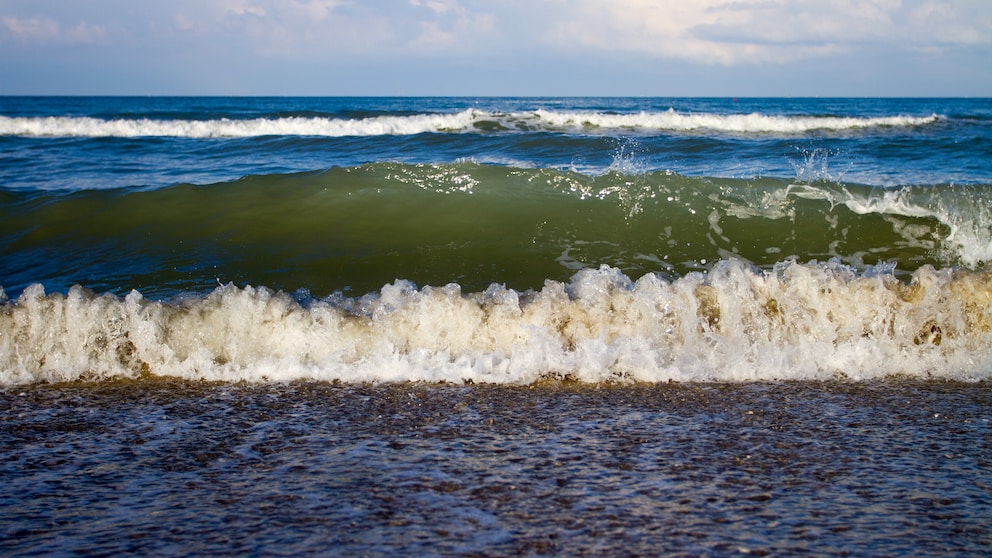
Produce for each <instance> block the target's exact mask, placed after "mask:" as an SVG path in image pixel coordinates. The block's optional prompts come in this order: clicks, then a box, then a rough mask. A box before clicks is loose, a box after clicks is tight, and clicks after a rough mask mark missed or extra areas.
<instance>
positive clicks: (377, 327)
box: [0, 260, 992, 385]
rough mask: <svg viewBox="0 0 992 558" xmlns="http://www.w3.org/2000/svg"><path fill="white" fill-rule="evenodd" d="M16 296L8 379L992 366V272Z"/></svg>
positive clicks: (616, 374) (4, 371) (869, 371)
mask: <svg viewBox="0 0 992 558" xmlns="http://www.w3.org/2000/svg"><path fill="white" fill-rule="evenodd" d="M2 292H3V291H2V290H0V385H16V384H31V383H38V382H60V381H77V380H105V379H110V378H120V377H138V376H141V375H148V374H150V375H157V376H176V377H182V378H187V379H194V380H219V381H252V382H267V381H290V380H297V379H314V380H323V381H343V382H357V383H360V382H394V381H425V382H453V383H458V384H461V383H463V382H474V383H495V384H508V383H512V384H527V383H532V382H536V381H541V380H544V379H571V380H577V381H581V382H591V383H596V382H630V381H637V382H664V381H671V380H675V381H706V382H711V381H719V382H742V381H767V380H827V379H838V378H841V379H850V380H864V379H872V378H882V377H887V376H894V375H898V376H906V377H914V378H930V377H942V378H948V379H956V380H987V379H990V378H992V369H990V368H989V362H990V361H992V333H990V331H992V310H990V309H992V276H990V275H989V274H987V273H975V272H952V271H950V270H934V269H933V268H931V267H924V268H921V269H920V270H918V271H917V272H916V273H914V275H913V279H912V281H911V282H910V283H908V284H907V283H903V282H901V281H898V280H896V279H895V278H894V277H893V276H892V275H891V274H889V273H888V271H887V270H886V269H885V268H884V267H883V268H880V269H869V270H867V271H866V272H865V273H858V272H856V271H854V270H852V269H851V268H848V267H846V266H843V265H840V264H837V263H825V264H816V263H811V264H798V263H782V264H781V265H779V266H776V268H775V269H774V270H772V271H770V272H761V271H756V270H754V269H753V268H751V267H749V266H747V265H746V264H744V263H742V262H740V261H736V260H728V261H724V262H721V264H720V265H718V266H717V267H715V268H714V269H713V270H712V271H711V272H710V273H708V274H705V275H704V274H702V273H694V274H690V275H688V276H686V277H683V278H681V279H678V280H676V281H673V282H668V281H665V280H663V279H660V278H659V277H657V276H656V275H654V274H648V275H645V276H644V277H642V278H641V279H639V280H637V281H636V282H635V281H632V280H631V279H630V278H628V277H627V276H626V275H624V274H623V273H621V272H620V271H619V270H617V269H615V268H609V267H606V266H603V267H602V268H600V269H598V270H593V269H587V270H583V271H580V272H579V273H577V274H576V275H575V276H574V277H573V278H572V280H571V281H570V282H568V283H560V282H557V281H548V282H547V283H546V284H545V286H544V288H543V289H541V290H540V291H538V292H531V293H521V292H517V291H514V290H512V289H507V288H505V287H503V286H501V285H493V286H491V287H489V288H488V289H487V290H485V291H484V292H480V293H467V294H466V293H462V291H461V289H460V287H459V286H458V285H457V284H449V285H447V286H444V287H425V288H423V289H419V290H418V289H417V288H416V287H415V286H414V285H413V284H411V283H409V282H407V281H396V282H394V283H392V284H389V285H385V286H384V287H383V288H382V289H381V291H380V292H378V293H372V294H369V295H365V296H362V297H360V298H343V297H340V296H335V297H329V298H326V299H322V300H305V299H304V300H300V299H298V298H296V297H293V296H290V295H287V294H284V293H274V292H272V291H269V290H267V289H262V288H253V287H245V288H238V287H235V286H234V285H230V284H229V285H226V286H221V287H218V288H217V289H216V290H215V291H214V292H213V293H211V294H209V295H207V296H205V297H199V296H191V297H184V298H181V299H178V300H175V301H172V302H153V301H148V300H145V299H144V298H143V297H142V296H141V295H140V294H139V293H137V292H135V291H132V292H131V294H129V295H127V296H126V297H124V298H118V297H114V296H110V295H102V296H96V295H93V294H91V293H88V292H86V291H84V290H83V289H80V288H74V289H72V290H71V291H70V292H69V293H68V295H61V294H52V295H45V293H44V289H43V288H42V287H41V286H40V285H34V286H32V287H31V288H29V289H27V290H25V291H24V293H23V294H22V295H21V296H20V297H19V298H18V299H17V300H16V301H6V302H5V301H4V300H3V295H2Z"/></svg>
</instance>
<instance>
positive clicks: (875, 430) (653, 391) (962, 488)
mask: <svg viewBox="0 0 992 558" xmlns="http://www.w3.org/2000/svg"><path fill="white" fill-rule="evenodd" d="M989 388H990V386H989V385H988V384H987V383H978V384H965V383H948V382H924V381H910V380H887V381H882V382H864V383H853V382H830V383H820V382H786V383H763V384H665V385H633V386H613V385H585V384H575V383H548V384H540V385H533V386H521V387H505V386H502V387H501V386H484V385H471V386H452V385H423V384H394V385H379V386H373V385H364V386H355V385H337V384H328V383H306V382H297V383H291V384H266V385H246V384H211V383H202V382H195V383H189V382H183V381H178V380H156V379H142V380H139V381H126V382H113V383H111V382H106V383H89V384H87V383H76V384H62V385H54V386H47V385H36V386H30V387H23V388H7V389H5V390H3V391H0V454H2V455H3V456H4V459H3V463H2V464H0V482H2V484H3V486H4V487H5V490H4V491H3V493H2V494H0V518H2V519H0V554H4V555H30V554H53V553H55V554H70V553H76V552H85V553H87V554H93V555H110V554H119V553H124V552H127V553H137V554H142V555H161V554H169V555H179V554H199V555H207V554H209V555H244V554H257V555H269V554H290V555H295V556H301V555H302V556H306V555H317V554H328V553H333V554H348V555H356V554H361V555H372V556H375V555H430V554H444V555H448V554H460V555H482V554H485V555H521V554H523V555H543V554H563V555H660V554H666V555H686V556H689V555H692V556H698V555H732V554H756V555H766V554H768V555H791V554H799V553H815V554H840V555H844V554H853V555H896V554H914V555H948V554H954V555H976V556H977V555H985V554H987V553H988V552H990V551H992V528H990V525H992V427H990V422H989V421H990V420H992V392H990V389H989Z"/></svg>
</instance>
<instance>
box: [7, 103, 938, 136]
mask: <svg viewBox="0 0 992 558" xmlns="http://www.w3.org/2000/svg"><path fill="white" fill-rule="evenodd" d="M938 118H939V117H938V116H937V115H930V116H923V117H914V116H887V117H877V118H853V117H852V118H847V117H816V116H776V115H765V114H758V113H753V114H708V113H690V114H686V113H680V112H676V111H674V110H668V111H664V112H640V113H634V114H608V113H600V112H557V111H548V110H537V111H533V112H522V113H496V112H486V111H480V110H475V109H469V110H464V111H461V112H457V113H435V114H416V115H408V116H377V117H371V118H362V119H344V118H303V117H290V118H272V119H270V118H256V119H248V120H231V119H219V120H150V119H113V120H105V119H100V118H89V117H59V116H51V117H41V118H38V117H8V116H0V135H8V136H36V137H188V138H244V137H256V136H324V137H341V136H379V135H412V134H420V133H428V132H468V131H473V130H477V129H478V128H477V127H476V125H477V124H480V123H482V122H486V121H490V122H496V123H499V124H501V125H502V126H503V127H504V128H507V129H515V128H517V127H519V126H523V127H526V128H530V129H535V128H536V129H542V128H546V129H589V128H599V129H606V130H612V129H625V130H631V129H633V130H645V131H652V130H676V131H694V130H711V131H719V132H732V133H788V134H794V133H802V132H808V131H812V130H846V129H857V128H868V127H874V126H919V125H924V124H929V123H932V122H935V121H936V120H937V119H938Z"/></svg>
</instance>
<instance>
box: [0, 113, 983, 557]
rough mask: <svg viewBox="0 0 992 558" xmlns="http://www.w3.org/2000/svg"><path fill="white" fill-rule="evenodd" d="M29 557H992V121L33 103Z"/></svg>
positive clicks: (5, 227)
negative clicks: (991, 425) (991, 423)
mask: <svg viewBox="0 0 992 558" xmlns="http://www.w3.org/2000/svg"><path fill="white" fill-rule="evenodd" d="M0 153H2V157H0V385H2V386H3V387H2V391H0V405H2V408H3V418H2V419H0V425H2V426H0V451H2V452H3V455H4V456H5V461H6V464H5V465H3V466H2V467H0V478H2V479H3V480H4V481H5V485H6V486H11V487H15V488H14V489H12V490H8V491H7V493H6V495H5V496H4V497H3V498H2V499H0V510H3V513H2V514H0V515H2V517H4V518H5V519H4V520H2V522H0V523H2V525H0V534H2V535H3V536H2V539H3V542H0V548H3V549H4V550H5V552H7V553H8V554H32V553H51V552H56V553H59V552H62V553H71V552H75V551H90V552H95V553H104V554H110V553H114V554H117V553H120V552H139V553H144V554H148V553H173V554H174V553H178V552H182V553H194V554H225V553H230V554H244V553H261V554H267V553H276V552H286V553H292V554H318V553H328V552H335V551H338V552H342V553H350V554H393V553H401V554H408V553H417V554H422V553H432V552H440V553H469V554H472V553H496V554H519V553H525V554H545V553H555V552H564V553H569V554H581V553H586V554H602V553H610V554H616V553H627V554H655V553H675V554H678V553H682V554H686V555H698V554H730V553H738V552H750V553H775V554H782V553H793V552H799V551H807V552H809V551H812V552H816V553H855V554H860V553H865V554H901V553H923V554H934V553H949V552H954V553H958V554H962V553H963V554H969V553H970V554H982V553H984V552H987V549H988V545H989V544H990V543H992V534H990V530H989V529H988V527H987V525H988V524H989V519H992V514H990V509H989V506H988V505H987V504H986V503H985V502H987V501H989V498H990V496H992V495H990V493H989V492H990V483H989V482H988V481H987V479H988V478H990V477H989V474H990V471H989V463H990V457H992V443H990V442H992V438H990V433H989V430H988V420H989V418H990V415H992V412H990V406H989V399H988V395H987V392H988V381H989V379H990V376H992V274H990V268H989V262H990V261H992V206H990V200H992V166H990V164H989V161H990V160H992V159H990V156H992V101H989V100H985V99H642V98H636V99H620V98H607V99H602V98H595V99H586V98H547V99H539V98H521V99H510V98H494V99H486V98H413V99H411V98H330V99H321V98H302V99H292V98H48V97H46V98H16V97H7V98H0Z"/></svg>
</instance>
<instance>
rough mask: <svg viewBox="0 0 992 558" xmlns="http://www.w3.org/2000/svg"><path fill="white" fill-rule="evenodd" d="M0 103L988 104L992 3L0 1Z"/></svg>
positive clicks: (773, 0)
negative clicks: (729, 100) (314, 99)
mask: <svg viewBox="0 0 992 558" xmlns="http://www.w3.org/2000/svg"><path fill="white" fill-rule="evenodd" d="M0 95H456V96H457V95H479V96H505V95H521V96H545V95H547V96H559V95H568V96H598V95H611V96H735V97H737V96H740V97H747V96H965V97H992V1H989V0H364V1H360V0H140V1H135V0H87V1H85V2H82V1H79V0H0Z"/></svg>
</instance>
